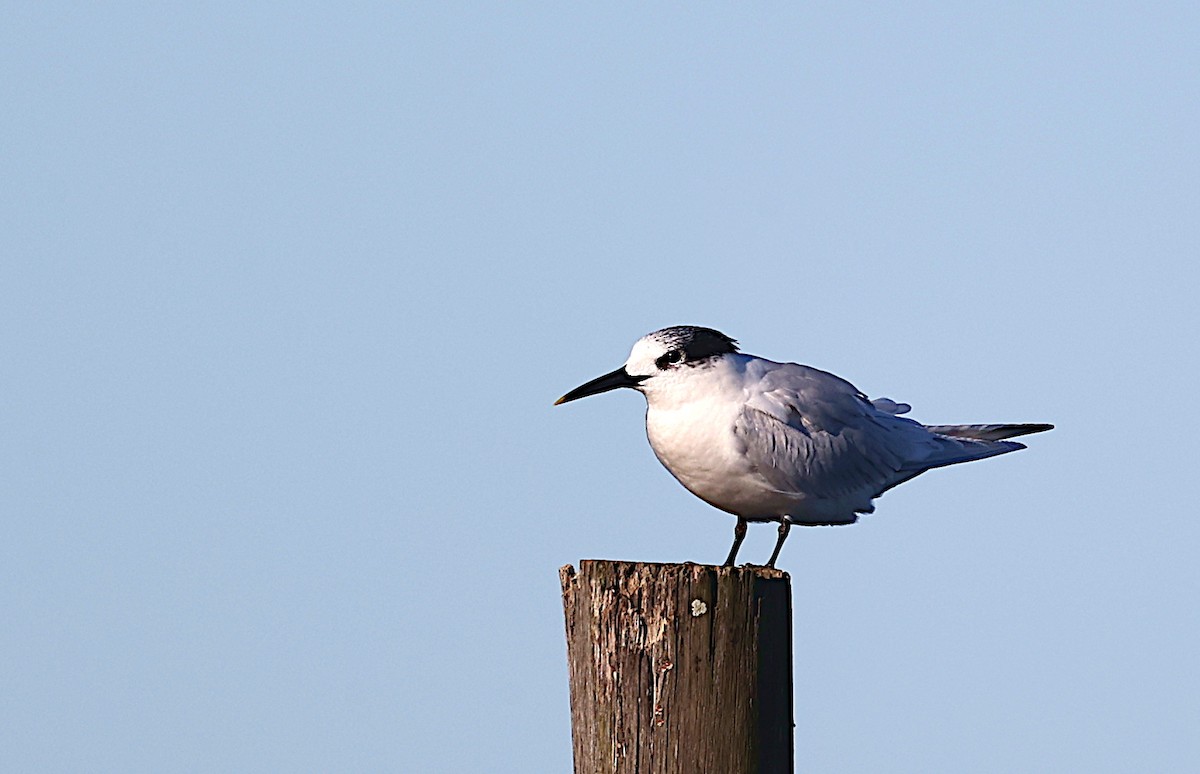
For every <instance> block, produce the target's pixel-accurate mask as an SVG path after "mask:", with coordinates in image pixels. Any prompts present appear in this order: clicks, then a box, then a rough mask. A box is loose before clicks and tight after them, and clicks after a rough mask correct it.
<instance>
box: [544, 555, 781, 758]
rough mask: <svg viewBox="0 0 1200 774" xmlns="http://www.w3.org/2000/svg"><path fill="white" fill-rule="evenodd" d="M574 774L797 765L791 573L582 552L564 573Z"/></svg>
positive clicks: (764, 568) (562, 574) (768, 569)
mask: <svg viewBox="0 0 1200 774" xmlns="http://www.w3.org/2000/svg"><path fill="white" fill-rule="evenodd" d="M559 575H560V577H561V579H562V590H563V612H564V614H565V616H566V625H567V660H568V666H569V670H570V678H571V732H572V736H573V738H574V747H575V774H602V773H603V774H779V773H785V774H790V773H791V772H792V756H793V752H792V600H791V579H790V578H789V577H788V575H787V573H784V572H781V571H779V570H774V569H770V568H767V567H712V566H708V565H698V564H645V563H636V562H609V561H583V562H580V564H579V572H578V573H576V572H575V569H574V568H573V567H571V566H570V565H567V566H566V567H563V568H562V569H561V570H560V571H559Z"/></svg>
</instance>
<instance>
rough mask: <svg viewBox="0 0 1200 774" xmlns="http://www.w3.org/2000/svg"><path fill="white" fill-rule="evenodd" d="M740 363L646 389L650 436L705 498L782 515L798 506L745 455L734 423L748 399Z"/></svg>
mask: <svg viewBox="0 0 1200 774" xmlns="http://www.w3.org/2000/svg"><path fill="white" fill-rule="evenodd" d="M736 365H737V364H736V363H733V364H730V365H729V366H717V367H714V368H709V369H705V370H704V371H700V372H693V373H689V374H687V378H686V380H684V379H681V380H679V381H678V382H675V383H666V384H661V385H660V386H659V388H658V389H655V390H653V391H647V394H646V399H647V409H646V436H647V438H648V439H649V441H650V447H651V448H652V449H653V450H654V454H655V456H657V457H658V460H659V462H661V463H662V464H663V466H664V467H666V469H667V470H669V471H670V472H671V474H672V475H673V476H675V478H676V479H678V480H679V483H681V484H683V485H684V486H685V487H686V488H687V489H688V491H690V492H691V493H692V494H694V495H696V496H697V497H699V498H700V499H702V500H704V501H705V502H707V503H709V504H710V505H713V506H715V507H717V508H720V509H721V510H723V511H727V512H729V513H734V514H738V515H740V516H745V517H746V518H749V519H752V520H755V519H763V520H765V519H770V518H775V517H778V516H780V515H782V514H784V513H787V512H788V511H790V510H793V509H794V508H795V506H796V504H797V502H796V498H795V497H794V496H789V495H786V494H784V493H782V492H779V491H777V490H774V489H772V488H771V487H769V486H768V485H767V483H766V482H765V480H764V479H763V478H762V477H761V476H759V475H758V474H757V473H756V472H755V470H754V468H753V467H752V466H751V465H750V463H749V462H748V461H747V459H746V457H745V455H744V454H743V453H742V447H741V443H740V441H739V440H738V439H737V437H736V436H735V435H734V432H733V427H734V421H735V420H736V419H737V416H738V414H739V413H740V412H741V411H742V406H743V404H744V400H745V390H744V389H743V381H742V379H743V375H742V373H741V372H740V369H738V368H735V367H733V366H736Z"/></svg>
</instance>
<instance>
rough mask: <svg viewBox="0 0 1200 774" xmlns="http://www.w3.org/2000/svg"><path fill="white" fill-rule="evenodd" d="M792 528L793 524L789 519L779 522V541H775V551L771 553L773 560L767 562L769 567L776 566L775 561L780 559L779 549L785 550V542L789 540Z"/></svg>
mask: <svg viewBox="0 0 1200 774" xmlns="http://www.w3.org/2000/svg"><path fill="white" fill-rule="evenodd" d="M791 528H792V523H791V522H790V521H788V520H787V519H784V520H783V521H781V522H779V540H776V541H775V550H774V551H772V552H771V559H770V560H769V561H768V562H767V566H768V567H774V566H775V560H776V559H778V558H779V549H781V548H783V541H785V540H787V536H788V530H790V529H791Z"/></svg>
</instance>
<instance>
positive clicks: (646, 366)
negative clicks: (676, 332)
mask: <svg viewBox="0 0 1200 774" xmlns="http://www.w3.org/2000/svg"><path fill="white" fill-rule="evenodd" d="M668 349H670V345H669V344H668V343H667V342H665V341H663V340H662V339H661V338H659V337H658V336H657V335H656V334H654V333H648V334H646V335H645V336H643V337H641V338H640V339H638V340H637V341H636V342H634V345H633V349H632V350H630V351H629V359H628V360H626V361H625V370H626V372H628V373H630V374H634V375H637V376H646V375H648V374H654V373H658V370H659V368H658V366H657V365H656V364H655V363H654V361H655V360H658V359H659V358H660V357H662V356H663V355H665V354H666V353H667V350H668Z"/></svg>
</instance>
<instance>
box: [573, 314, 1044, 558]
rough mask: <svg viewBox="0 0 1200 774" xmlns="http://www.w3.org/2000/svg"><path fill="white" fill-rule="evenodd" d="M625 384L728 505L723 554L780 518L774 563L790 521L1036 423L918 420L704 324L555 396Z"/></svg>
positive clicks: (712, 496)
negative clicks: (729, 535)
mask: <svg viewBox="0 0 1200 774" xmlns="http://www.w3.org/2000/svg"><path fill="white" fill-rule="evenodd" d="M618 387H631V388H633V389H635V390H637V391H638V392H640V393H642V395H644V396H645V397H646V436H647V438H648V439H649V440H650V447H651V448H652V449H653V450H654V454H655V456H657V457H658V461H659V462H661V463H662V464H663V466H664V467H666V469H667V470H668V471H670V473H671V475H673V476H674V477H675V478H676V479H677V480H678V481H679V483H681V484H683V486H684V487H686V488H687V490H688V491H689V492H691V493H692V494H694V495H696V496H697V497H699V498H700V499H701V500H703V501H705V502H706V503H708V504H709V505H712V506H714V507H716V508H719V509H721V510H723V511H726V512H728V513H731V514H733V515H734V516H736V517H737V525H736V526H735V527H734V530H733V546H732V547H731V548H730V549H729V556H728V558H726V560H725V565H726V566H732V565H733V563H734V560H735V559H736V557H737V552H738V548H739V547H740V546H741V544H742V540H743V539H744V538H745V536H746V524H747V522H751V521H754V522H771V521H777V522H779V538H778V540H777V541H776V543H775V550H774V551H772V552H771V558H770V560H768V561H767V566H768V567H774V566H775V560H776V559H778V558H779V551H780V549H782V548H783V542H784V540H786V539H787V535H788V531H789V530H790V529H791V525H792V524H803V525H809V526H819V525H834V524H853V523H854V522H855V521H856V520H857V519H858V514H860V513H871V512H872V511H874V510H875V507H874V506H873V505H872V504H871V500H873V499H874V498H876V497H879V496H880V495H881V494H883V493H884V492H886V491H887V490H889V489H891V488H892V487H894V486H896V485H897V484H900V483H903V482H905V481H908V480H909V479H910V478H913V477H914V476H918V475H920V474H921V473H924V472H925V471H927V470H931V469H933V468H940V467H943V466H945V465H954V464H956V463H959V462H970V461H971V460H981V459H983V458H985V457H994V456H996V455H997V454H1005V453H1007V452H1011V451H1016V450H1018V449H1024V448H1025V445H1024V444H1021V443H1017V442H1016V441H1009V440H1005V439H1008V438H1013V437H1016V436H1020V435H1028V434H1030V433H1040V432H1043V431H1045V430H1050V429H1052V428H1053V427H1054V426H1053V425H1047V424H986V425H922V424H921V423H919V422H916V421H914V420H912V419H908V418H907V417H903V416H901V414H904V413H907V412H908V411H909V410H910V409H911V407H910V406H909V405H908V404H906V403H897V402H895V401H892V400H889V399H888V398H876V399H875V400H871V399H869V398H868V397H867V396H866V395H864V394H863V393H862V392H860V391H859V390H858V389H857V388H855V387H854V385H852V384H850V382H847V381H846V380H845V379H842V378H840V377H838V376H834V375H833V374H831V373H827V372H825V371H821V370H818V369H816V368H812V367H810V366H805V365H800V364H798V363H776V362H774V361H772V360H767V359H765V358H761V357H755V356H754V355H747V354H744V353H742V352H739V351H738V345H737V342H736V341H734V340H733V339H731V338H730V337H728V336H726V335H725V334H723V333H721V332H720V331H716V330H713V329H711V328H702V327H697V326H692V325H678V326H673V327H670V328H663V329H662V330H659V331H655V332H653V333H649V334H647V335H645V336H643V337H642V338H641V339H639V340H638V341H637V342H636V343H635V344H634V345H633V350H632V351H631V352H630V354H629V359H628V360H626V361H625V364H624V365H622V366H621V367H620V368H618V369H617V370H615V371H613V372H611V373H608V374H605V375H603V376H601V377H598V378H596V379H593V380H591V381H590V382H587V383H585V384H581V385H580V386H578V387H576V388H575V389H573V390H571V391H570V392H568V393H567V394H566V395H563V396H562V397H561V398H559V399H558V400H557V401H556V402H555V405H556V406H557V405H559V404H561V403H566V402H568V401H572V400H577V399H579V398H584V397H587V396H589V395H596V394H598V393H602V392H608V391H609V390H614V389H617V388H618Z"/></svg>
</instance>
